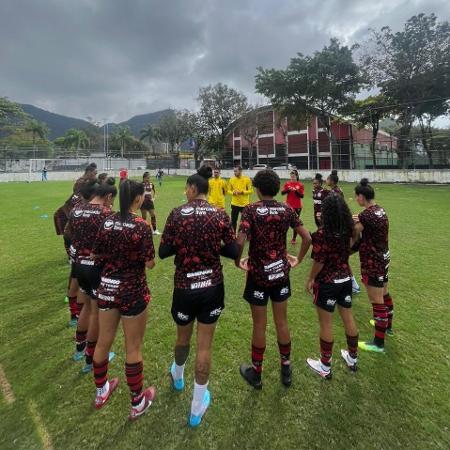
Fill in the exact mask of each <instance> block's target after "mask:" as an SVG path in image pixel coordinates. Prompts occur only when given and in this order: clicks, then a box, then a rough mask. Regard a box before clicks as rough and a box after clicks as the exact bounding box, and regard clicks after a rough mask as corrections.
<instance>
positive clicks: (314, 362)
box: [306, 358, 331, 380]
mask: <svg viewBox="0 0 450 450" xmlns="http://www.w3.org/2000/svg"><path fill="white" fill-rule="evenodd" d="M306 363H307V364H308V366H309V368H310V369H311V370H313V371H314V372H316V373H317V375H320V376H321V377H322V378H325V379H326V380H331V367H329V368H327V367H326V366H324V365H323V364H322V362H321V361H320V359H312V358H307V359H306Z"/></svg>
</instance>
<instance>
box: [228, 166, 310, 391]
mask: <svg viewBox="0 0 450 450" xmlns="http://www.w3.org/2000/svg"><path fill="white" fill-rule="evenodd" d="M253 187H254V188H255V190H256V193H257V195H258V198H259V201H258V202H256V203H252V204H251V205H248V206H247V207H246V208H244V211H243V212H242V219H241V224H240V227H239V234H238V238H237V243H238V245H239V249H240V251H239V256H238V258H236V260H235V262H236V266H237V267H239V268H241V269H243V270H245V271H246V272H247V282H246V285H245V291H244V299H245V300H246V301H247V302H248V303H249V304H250V309H251V313H252V318H253V336H252V352H251V356H252V364H251V365H247V364H242V365H241V367H240V373H241V375H242V377H243V378H244V379H245V380H246V381H247V382H248V383H249V384H250V385H251V386H253V387H254V388H255V389H262V381H261V372H262V366H263V358H264V351H265V349H266V325H267V303H268V301H269V298H270V299H271V300H272V310H273V318H274V322H275V328H276V333H277V340H278V349H279V352H280V359H281V368H280V370H281V382H282V383H283V384H284V385H285V386H287V387H288V386H290V385H291V382H292V371H291V361H290V353H291V336H290V333H289V327H288V321H287V299H288V298H289V297H290V296H291V286H290V280H289V271H290V269H291V267H295V266H296V265H297V264H299V263H300V262H301V261H302V260H303V258H304V256H305V254H306V252H307V251H308V248H309V246H310V244H311V236H310V234H309V232H308V230H307V229H306V228H304V227H303V224H302V222H301V221H300V219H299V217H298V216H297V214H296V213H295V211H294V210H293V209H292V208H291V207H290V206H288V205H286V204H285V203H280V202H278V201H276V200H275V199H274V197H275V196H276V195H277V193H278V191H279V190H280V178H279V177H278V175H277V174H276V173H275V172H274V171H273V170H261V171H259V172H258V173H257V174H256V176H255V178H254V179H253ZM289 228H293V229H295V230H296V231H297V233H298V234H299V235H300V238H301V239H302V244H301V247H300V251H299V254H298V257H297V258H296V257H294V256H291V255H288V254H287V252H286V236H287V232H288V230H289ZM246 240H249V241H250V247H249V253H248V254H249V256H248V258H244V259H242V260H241V259H240V257H241V255H242V251H243V248H244V243H245V241H246Z"/></svg>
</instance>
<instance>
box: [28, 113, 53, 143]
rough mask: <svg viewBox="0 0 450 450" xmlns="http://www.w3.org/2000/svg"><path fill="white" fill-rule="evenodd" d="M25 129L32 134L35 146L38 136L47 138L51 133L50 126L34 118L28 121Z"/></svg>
mask: <svg viewBox="0 0 450 450" xmlns="http://www.w3.org/2000/svg"><path fill="white" fill-rule="evenodd" d="M25 131H26V132H28V133H31V134H32V137H33V148H34V147H35V146H36V137H39V139H47V136H48V133H49V129H48V126H47V125H46V124H45V123H43V122H39V121H38V120H35V119H32V120H30V121H29V122H28V123H27V125H26V126H25Z"/></svg>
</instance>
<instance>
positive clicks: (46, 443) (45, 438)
mask: <svg viewBox="0 0 450 450" xmlns="http://www.w3.org/2000/svg"><path fill="white" fill-rule="evenodd" d="M28 409H29V410H30V414H31V418H32V419H33V422H34V424H35V425H36V428H37V432H38V434H39V437H40V438H41V441H42V446H43V448H44V449H45V450H53V445H52V441H51V439H50V435H49V434H48V432H47V430H46V429H45V425H44V422H43V420H42V417H41V415H40V414H39V412H38V409H37V406H36V403H35V402H34V401H33V400H30V401H29V402H28Z"/></svg>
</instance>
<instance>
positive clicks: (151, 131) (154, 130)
mask: <svg viewBox="0 0 450 450" xmlns="http://www.w3.org/2000/svg"><path fill="white" fill-rule="evenodd" d="M139 139H140V140H141V141H143V140H144V139H147V141H148V145H149V146H150V147H151V148H152V149H153V155H155V144H156V143H158V142H161V130H160V129H159V127H157V126H156V125H153V124H148V125H147V126H146V127H145V128H143V129H142V130H141V131H140V138H139Z"/></svg>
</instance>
